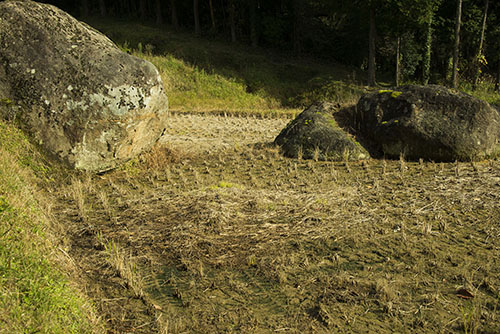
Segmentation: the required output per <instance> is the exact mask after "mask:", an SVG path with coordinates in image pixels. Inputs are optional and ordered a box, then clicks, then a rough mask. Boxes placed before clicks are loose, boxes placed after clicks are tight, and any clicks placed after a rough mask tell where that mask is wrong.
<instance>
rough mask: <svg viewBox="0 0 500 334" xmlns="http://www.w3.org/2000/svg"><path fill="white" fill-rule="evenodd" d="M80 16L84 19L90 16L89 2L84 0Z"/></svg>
mask: <svg viewBox="0 0 500 334" xmlns="http://www.w3.org/2000/svg"><path fill="white" fill-rule="evenodd" d="M80 15H81V16H83V17H87V16H89V0H82V3H81V8H80Z"/></svg>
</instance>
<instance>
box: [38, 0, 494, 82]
mask: <svg viewBox="0 0 500 334" xmlns="http://www.w3.org/2000/svg"><path fill="white" fill-rule="evenodd" d="M42 2H47V3H51V4H54V5H56V6H58V7H60V8H61V9H63V10H65V11H67V12H69V13H71V14H72V15H74V16H76V17H78V18H85V17H89V16H103V17H112V18H118V19H127V20H130V19H135V20H140V21H143V22H145V23H151V24H156V25H159V26H170V27H171V28H173V29H176V30H183V31H192V32H193V33H195V34H196V35H200V36H203V37H205V38H209V39H225V40H227V41H230V42H233V43H240V44H247V45H250V46H252V47H255V48H261V49H262V48H263V49H273V50H278V51H281V52H283V53H286V54H289V55H291V56H293V57H300V58H309V57H310V58H315V59H320V60H322V61H324V62H336V63H341V64H343V65H347V66H353V67H355V68H357V69H360V70H362V71H366V73H367V76H366V80H367V83H368V84H371V85H373V84H375V83H376V81H377V78H378V77H380V78H382V79H383V80H385V81H390V82H393V83H396V84H399V83H402V82H404V83H408V82H410V83H422V84H427V83H436V84H445V85H450V86H456V85H457V83H458V82H460V84H461V85H466V86H467V85H472V86H473V87H475V86H476V85H477V84H482V83H485V82H486V83H488V84H491V85H494V89H495V90H497V91H498V89H499V81H500V24H499V23H500V3H499V2H497V1H491V0H455V1H454V0H371V1H370V0H336V1H332V0H267V1H261V0H192V1H191V0H182V1H181V0H119V1H106V0H80V1H69V0H53V1H42ZM457 18H460V20H457ZM457 37H458V38H457ZM455 49H456V50H457V51H458V52H457V53H456V52H455ZM455 53H456V54H455ZM454 55H455V56H456V59H458V61H454ZM455 63H456V73H457V76H456V80H454V74H453V73H454V67H455V65H454V64H455Z"/></svg>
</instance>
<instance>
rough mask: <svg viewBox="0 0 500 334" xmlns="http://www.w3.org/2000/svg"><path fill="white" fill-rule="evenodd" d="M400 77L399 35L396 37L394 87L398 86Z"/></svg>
mask: <svg viewBox="0 0 500 334" xmlns="http://www.w3.org/2000/svg"><path fill="white" fill-rule="evenodd" d="M400 79H401V37H399V36H398V37H397V39H396V78H395V81H396V87H397V86H399V82H400Z"/></svg>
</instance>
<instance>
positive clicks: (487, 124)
mask: <svg viewBox="0 0 500 334" xmlns="http://www.w3.org/2000/svg"><path fill="white" fill-rule="evenodd" d="M356 123H357V125H356V127H357V128H358V130H359V131H360V133H361V134H362V135H363V137H364V139H366V140H367V141H369V142H371V143H372V144H374V147H377V148H378V150H380V151H381V152H382V153H383V154H385V155H386V156H388V157H399V156H400V155H401V154H402V155H404V156H405V157H407V158H409V159H420V158H422V159H428V160H434V161H455V160H461V161H464V160H465V161H467V160H470V159H483V158H487V157H491V156H496V155H498V153H499V152H500V145H499V143H500V116H499V113H498V111H497V110H496V109H495V108H493V107H492V106H490V105H489V104H488V103H486V102H484V101H481V100H479V99H476V98H474V97H472V96H470V95H467V94H465V93H460V92H455V91H452V90H449V89H447V88H445V87H442V86H437V85H430V86H416V85H409V86H402V87H398V88H395V89H389V90H380V91H377V92H373V93H369V94H366V95H364V96H362V97H361V99H360V100H359V102H358V105H357V112H356Z"/></svg>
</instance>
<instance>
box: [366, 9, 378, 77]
mask: <svg viewBox="0 0 500 334" xmlns="http://www.w3.org/2000/svg"><path fill="white" fill-rule="evenodd" d="M369 9H370V34H369V36H368V85H369V86H375V84H376V62H375V57H376V56H375V53H376V38H377V32H376V26H375V4H374V2H373V1H370V8H369Z"/></svg>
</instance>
